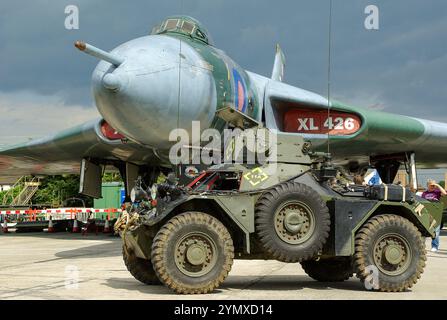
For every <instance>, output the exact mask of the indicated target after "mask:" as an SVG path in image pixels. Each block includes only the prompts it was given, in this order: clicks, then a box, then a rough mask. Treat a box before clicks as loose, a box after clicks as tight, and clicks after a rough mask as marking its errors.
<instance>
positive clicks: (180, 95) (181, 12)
mask: <svg viewBox="0 0 447 320" xmlns="http://www.w3.org/2000/svg"><path fill="white" fill-rule="evenodd" d="M180 14H181V15H182V14H183V0H180ZM178 39H179V40H180V42H179V53H178V93H177V129H180V100H181V97H182V38H181V37H178ZM179 173H180V163H177V168H176V170H175V177H176V178H179V176H178V175H179Z"/></svg>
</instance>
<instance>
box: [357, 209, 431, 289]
mask: <svg viewBox="0 0 447 320" xmlns="http://www.w3.org/2000/svg"><path fill="white" fill-rule="evenodd" d="M426 259H427V258H426V256H425V244H424V240H423V238H422V235H421V233H420V232H419V230H418V229H417V228H416V227H415V226H414V225H413V224H412V223H411V222H410V221H408V220H407V219H405V218H403V217H400V216H397V215H380V216H376V217H373V218H371V219H370V220H369V221H368V222H367V223H366V224H365V225H364V226H363V227H362V228H361V229H360V231H359V232H358V233H357V235H356V237H355V255H354V267H355V270H356V272H357V276H358V277H359V278H360V280H361V281H362V282H364V283H365V284H368V286H370V287H371V288H374V289H379V290H380V291H386V292H398V291H404V290H407V289H408V288H410V287H412V286H413V285H414V284H415V283H416V282H417V281H418V279H419V278H420V277H421V274H422V272H423V271H424V267H425V260H426ZM371 266H373V267H374V269H373V268H372V267H371ZM374 271H375V272H377V274H378V277H376V278H375V279H374ZM371 272H372V273H371Z"/></svg>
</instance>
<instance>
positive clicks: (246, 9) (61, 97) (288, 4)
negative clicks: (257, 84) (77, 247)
mask: <svg viewBox="0 0 447 320" xmlns="http://www.w3.org/2000/svg"><path fill="white" fill-rule="evenodd" d="M69 4H74V5H77V6H78V7H79V9H80V29H79V30H66V29H65V28H64V20H65V13H64V9H65V6H67V5H69ZM328 4H329V0H317V1H315V0H303V1H296V0H295V1H293V0H290V1H282V0H278V1H275V2H272V1H264V0H244V1H240V0H183V1H181V0H168V1H161V0H159V1H153V0H144V1H143V0H134V1H106V0H89V1H87V0H77V1H75V0H52V1H51V0H18V1H6V0H5V1H2V2H1V3H0V57H1V58H2V60H1V63H0V112H1V117H0V144H2V143H11V142H17V141H21V140H25V139H26V138H27V137H36V136H41V135H44V134H46V133H48V132H51V131H55V130H59V129H62V128H64V127H67V126H71V125H75V124H78V123H80V122H83V121H85V120H88V119H89V118H91V117H94V116H95V115H96V114H97V113H96V110H95V108H94V107H93V100H92V97H91V93H90V76H91V72H92V70H93V68H94V67H95V65H96V63H97V61H96V60H95V59H93V58H91V57H89V56H87V55H83V54H80V53H79V52H78V51H77V50H76V49H75V48H74V47H73V42H74V41H75V40H78V39H82V40H85V41H87V42H90V43H92V44H94V45H96V46H98V47H100V48H102V49H105V50H111V49H113V48H114V47H116V46H117V45H119V44H121V43H123V42H125V41H128V40H131V39H133V38H136V37H139V36H143V35H145V34H147V33H148V31H149V30H150V29H151V28H152V26H153V25H155V24H156V23H158V22H159V21H161V20H162V19H163V18H164V17H166V16H168V15H172V14H178V13H184V14H188V15H191V16H193V17H195V18H196V19H198V20H200V21H201V22H202V23H204V24H205V25H206V26H207V28H208V29H209V31H210V32H211V35H212V37H213V39H214V42H215V44H216V46H217V47H219V48H221V49H223V50H224V51H226V52H227V53H228V54H229V55H230V56H231V57H232V58H233V59H234V60H235V61H237V62H238V63H239V64H240V65H241V66H242V67H244V68H246V69H248V70H250V71H253V72H256V73H260V74H263V75H269V74H270V73H271V68H272V63H273V56H274V46H275V44H276V43H280V44H281V46H282V48H283V50H284V52H285V55H286V59H287V66H286V82H287V83H290V84H292V85H295V86H299V87H301V88H304V89H308V90H311V91H315V92H317V93H320V94H323V95H326V93H327V56H328V7H329V6H328ZM368 4H374V5H377V6H378V7H379V10H380V30H378V31H367V30H365V28H364V27H363V22H364V19H365V17H366V15H365V13H364V9H365V7H366V6H367V5H368ZM446 30H447V2H446V1H441V0H424V1H422V0H393V1H389V0H368V1H364V0H333V47H332V97H333V98H335V99H337V100H341V101H343V102H347V103H351V104H353V105H359V106H366V107H373V108H378V109H383V110H385V111H389V112H395V113H401V114H406V115H411V116H416V117H422V118H427V119H432V120H440V121H446V122H447V113H446V112H445V110H446V101H447V90H446V76H445V73H446V71H447V42H446V40H447V39H446Z"/></svg>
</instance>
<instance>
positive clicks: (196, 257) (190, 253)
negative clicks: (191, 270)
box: [186, 244, 206, 266]
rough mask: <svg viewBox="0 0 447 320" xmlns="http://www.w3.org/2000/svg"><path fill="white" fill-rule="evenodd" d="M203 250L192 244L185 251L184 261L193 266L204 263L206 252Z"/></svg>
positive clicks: (199, 246)
mask: <svg viewBox="0 0 447 320" xmlns="http://www.w3.org/2000/svg"><path fill="white" fill-rule="evenodd" d="M205 250H206V249H205V248H203V247H202V246H201V245H198V244H192V245H190V246H189V247H188V249H187V250H186V259H188V262H189V263H191V264H192V265H194V266H198V265H201V264H203V263H204V262H205V259H206V252H205Z"/></svg>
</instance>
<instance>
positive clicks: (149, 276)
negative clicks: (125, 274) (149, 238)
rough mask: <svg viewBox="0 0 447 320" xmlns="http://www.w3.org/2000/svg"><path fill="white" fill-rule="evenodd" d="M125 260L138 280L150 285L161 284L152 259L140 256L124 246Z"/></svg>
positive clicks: (128, 268)
mask: <svg viewBox="0 0 447 320" xmlns="http://www.w3.org/2000/svg"><path fill="white" fill-rule="evenodd" d="M123 260H124V264H125V265H126V268H127V270H129V272H130V274H131V275H133V277H134V278H135V279H137V280H138V281H141V282H143V283H144V284H148V285H151V284H160V280H158V277H157V275H156V274H155V271H154V268H153V266H152V262H151V261H150V260H146V259H142V258H138V257H137V256H136V255H135V254H134V253H133V252H131V251H129V250H127V249H126V247H125V246H123Z"/></svg>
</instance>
